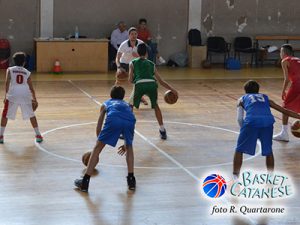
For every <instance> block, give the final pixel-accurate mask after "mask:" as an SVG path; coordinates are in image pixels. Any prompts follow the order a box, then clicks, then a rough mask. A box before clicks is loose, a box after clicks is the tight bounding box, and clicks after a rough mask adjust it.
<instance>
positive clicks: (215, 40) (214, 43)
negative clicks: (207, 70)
mask: <svg viewBox="0 0 300 225" xmlns="http://www.w3.org/2000/svg"><path fill="white" fill-rule="evenodd" d="M230 48H231V44H230V43H227V42H226V41H225V39H224V38H223V37H217V36H216V37H208V38H207V55H206V58H207V59H208V60H209V62H210V63H211V62H212V53H221V54H224V66H225V64H226V60H227V59H228V58H229V52H230Z"/></svg>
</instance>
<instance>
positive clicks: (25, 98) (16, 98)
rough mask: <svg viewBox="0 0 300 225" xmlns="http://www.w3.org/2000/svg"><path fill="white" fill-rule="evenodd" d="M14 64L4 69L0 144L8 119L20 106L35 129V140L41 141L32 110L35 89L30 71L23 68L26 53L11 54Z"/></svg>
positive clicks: (35, 101)
mask: <svg viewBox="0 0 300 225" xmlns="http://www.w3.org/2000/svg"><path fill="white" fill-rule="evenodd" d="M13 60H14V62H15V66H12V67H9V68H8V69H7V71H6V81H5V97H4V109H3V112H2V118H1V128H0V144H3V142H4V138H3V135H4V130H5V127H6V125H7V121H8V119H11V120H14V119H15V118H16V114H17V110H18V108H19V107H20V108H21V111H22V116H23V119H24V120H27V119H30V122H31V125H32V127H33V129H34V131H35V134H36V136H35V138H36V141H37V142H42V141H43V137H42V136H41V133H40V131H39V127H38V123H37V120H36V117H35V114H34V111H33V105H34V106H36V107H37V105H38V103H37V100H36V96H35V91H34V89H33V86H32V82H31V78H30V72H29V71H28V70H27V69H25V68H24V65H25V60H26V55H25V53H23V52H17V53H15V54H14V55H13Z"/></svg>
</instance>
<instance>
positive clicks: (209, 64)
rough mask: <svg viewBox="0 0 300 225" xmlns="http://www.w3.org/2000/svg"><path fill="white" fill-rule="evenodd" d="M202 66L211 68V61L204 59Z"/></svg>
mask: <svg viewBox="0 0 300 225" xmlns="http://www.w3.org/2000/svg"><path fill="white" fill-rule="evenodd" d="M202 68H204V69H210V68H211V63H210V62H209V61H208V60H203V61H202Z"/></svg>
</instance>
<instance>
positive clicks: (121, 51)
mask: <svg viewBox="0 0 300 225" xmlns="http://www.w3.org/2000/svg"><path fill="white" fill-rule="evenodd" d="M122 54H123V45H121V46H120V47H119V49H118V52H117V56H116V65H117V72H121V71H123V72H125V70H124V69H123V68H122V67H121V62H120V59H121V56H122Z"/></svg>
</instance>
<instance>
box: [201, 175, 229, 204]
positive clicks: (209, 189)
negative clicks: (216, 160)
mask: <svg viewBox="0 0 300 225" xmlns="http://www.w3.org/2000/svg"><path fill="white" fill-rule="evenodd" d="M202 187H203V191H204V193H205V194H206V195H207V196H208V197H210V198H219V197H221V196H222V195H223V194H225V191H226V188H227V185H226V181H225V179H224V178H223V177H222V176H220V175H218V174H211V175H210V176H208V177H206V178H205V180H204V181H203V185H202Z"/></svg>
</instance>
